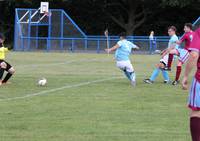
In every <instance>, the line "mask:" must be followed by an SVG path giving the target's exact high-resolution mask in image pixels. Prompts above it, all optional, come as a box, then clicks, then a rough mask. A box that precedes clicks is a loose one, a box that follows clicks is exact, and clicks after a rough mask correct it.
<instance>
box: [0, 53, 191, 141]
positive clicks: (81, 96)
mask: <svg viewBox="0 0 200 141" xmlns="http://www.w3.org/2000/svg"><path fill="white" fill-rule="evenodd" d="M7 59H8V61H9V62H10V63H11V64H13V65H14V66H15V69H16V74H15V76H14V77H13V78H12V80H11V82H12V84H11V85H6V86H2V87H0V107H1V110H0V141H190V134H189V127H188V124H189V121H188V109H187V107H186V102H187V92H186V91H182V90H181V87H180V86H176V87H174V86H171V85H165V84H163V83H162V77H161V76H159V78H158V79H157V82H156V83H155V84H153V85H147V84H144V83H143V82H142V80H143V79H144V78H146V77H148V76H150V74H151V72H152V70H153V69H154V64H155V63H157V62H158V60H159V56H145V55H134V56H133V57H132V61H133V66H134V68H135V70H136V72H137V81H138V82H137V87H136V88H132V87H131V86H130V84H129V82H128V81H127V79H126V78H125V77H124V76H123V74H122V72H120V71H119V70H118V69H117V68H116V67H115V62H114V60H113V56H112V55H110V56H107V55H105V54H99V55H97V54H66V53H10V54H8V57H7ZM173 75H174V71H173V72H171V73H170V76H171V78H173V77H174V76H173ZM41 77H45V78H47V79H48V85H47V86H46V87H38V86H37V85H36V82H37V80H38V79H39V78H41ZM110 78H111V79H110ZM103 79H110V80H104V81H101V80H103ZM98 80H100V82H98ZM93 81H97V82H95V83H91V84H90V83H86V82H93ZM79 84H83V85H79ZM60 87H63V88H62V89H57V90H55V88H60ZM49 90H54V91H51V92H48V91H49ZM41 92H44V93H41ZM34 93H39V94H41V95H37V96H32V97H24V96H26V95H32V94H34ZM17 97H18V98H21V99H15V98H17Z"/></svg>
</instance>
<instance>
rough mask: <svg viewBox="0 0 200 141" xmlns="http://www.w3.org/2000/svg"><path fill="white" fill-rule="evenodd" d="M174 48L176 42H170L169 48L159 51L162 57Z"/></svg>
mask: <svg viewBox="0 0 200 141" xmlns="http://www.w3.org/2000/svg"><path fill="white" fill-rule="evenodd" d="M175 48H176V44H175V43H174V44H172V45H171V46H170V47H169V48H167V49H165V50H163V51H162V52H161V55H162V57H164V56H165V55H167V54H169V53H170V51H171V50H173V49H175Z"/></svg>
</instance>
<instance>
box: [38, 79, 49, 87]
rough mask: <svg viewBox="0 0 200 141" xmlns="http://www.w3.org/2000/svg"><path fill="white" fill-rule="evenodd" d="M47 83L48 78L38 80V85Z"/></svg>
mask: <svg viewBox="0 0 200 141" xmlns="http://www.w3.org/2000/svg"><path fill="white" fill-rule="evenodd" d="M46 84H47V79H46V78H42V79H40V80H39V81H38V86H45V85H46Z"/></svg>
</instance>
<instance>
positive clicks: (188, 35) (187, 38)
mask: <svg viewBox="0 0 200 141" xmlns="http://www.w3.org/2000/svg"><path fill="white" fill-rule="evenodd" d="M184 31H185V34H184V35H183V37H182V38H181V39H180V40H179V41H177V42H176V43H177V44H179V45H180V44H182V43H183V42H185V48H184V49H183V50H177V49H175V50H170V49H169V51H168V52H169V53H170V54H169V58H168V64H167V68H165V70H169V71H170V70H171V65H172V61H173V58H174V55H180V54H181V53H182V52H183V51H184V52H185V50H187V51H188V48H189V46H190V43H191V41H192V39H193V31H192V24H191V23H186V24H185V26H184ZM182 54H183V57H185V59H184V58H183V57H182V58H183V60H184V61H187V60H186V59H187V58H186V57H188V55H186V56H185V55H184V53H182ZM183 64H184V62H183V61H181V60H180V59H179V60H178V63H177V69H176V77H175V80H174V81H173V82H172V85H177V84H178V83H179V78H180V74H181V71H182V65H183Z"/></svg>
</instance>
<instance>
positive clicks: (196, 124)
mask: <svg viewBox="0 0 200 141" xmlns="http://www.w3.org/2000/svg"><path fill="white" fill-rule="evenodd" d="M190 131H191V136H192V141H200V118H198V117H191V118H190Z"/></svg>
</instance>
